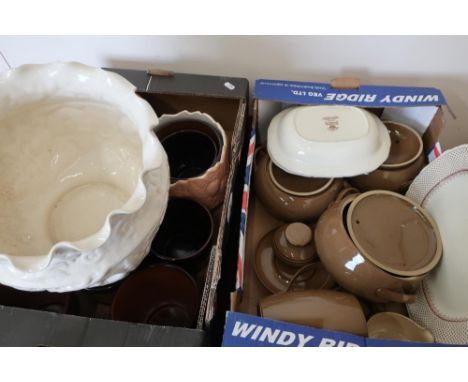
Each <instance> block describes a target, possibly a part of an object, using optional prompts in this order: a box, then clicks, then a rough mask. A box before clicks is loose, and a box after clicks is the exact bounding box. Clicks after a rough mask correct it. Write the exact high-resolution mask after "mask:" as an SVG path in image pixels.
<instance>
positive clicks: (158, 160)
mask: <svg viewBox="0 0 468 382" xmlns="http://www.w3.org/2000/svg"><path fill="white" fill-rule="evenodd" d="M34 72H36V75H37V74H39V75H47V76H52V75H53V76H57V74H59V75H60V74H68V75H70V74H71V75H73V74H75V75H79V76H89V77H94V79H95V80H97V81H98V82H99V84H100V86H102V85H107V87H108V88H110V89H112V92H113V93H114V95H115V94H116V93H119V94H120V95H121V96H123V97H127V98H128V97H135V98H134V102H136V103H137V104H138V107H139V108H141V112H142V115H144V116H143V118H144V121H145V123H144V125H145V126H143V124H142V123H140V124H138V123H136V122H135V127H136V128H137V131H138V132H143V134H144V135H145V139H142V138H141V136H140V141H141V144H142V170H141V171H140V173H139V176H138V181H137V186H136V187H135V189H134V191H133V193H132V195H131V196H130V198H129V199H128V200H127V202H126V203H125V204H124V205H123V206H122V207H121V208H119V209H115V210H113V211H111V212H109V213H108V214H107V216H106V219H105V221H104V224H103V225H102V227H101V229H100V230H99V231H97V232H96V233H94V234H92V235H89V236H87V237H85V238H83V239H81V240H78V241H74V242H71V241H60V242H57V243H55V244H53V245H52V246H51V248H50V250H49V252H48V254H45V255H25V256H17V255H15V256H13V255H8V254H2V253H0V263H1V262H2V261H3V262H7V264H8V266H9V267H10V268H11V269H12V270H13V271H16V272H25V271H26V272H35V271H40V270H43V269H45V268H46V267H47V266H48V265H49V264H50V263H51V261H52V260H53V258H54V257H56V256H60V253H61V252H63V251H66V250H75V251H79V252H84V251H91V250H94V249H97V248H99V247H100V246H101V245H103V244H104V243H105V242H106V241H107V239H108V238H109V237H110V234H111V231H112V227H113V226H114V225H115V224H116V223H115V220H116V218H117V217H118V216H122V215H130V214H133V213H135V212H136V211H138V210H139V209H140V208H141V207H142V206H143V205H144V203H145V201H146V199H147V190H146V186H145V184H144V181H143V178H144V177H145V175H146V174H147V173H148V172H150V171H152V170H155V169H158V168H160V167H161V166H162V165H163V164H164V161H165V159H166V160H167V158H165V156H166V154H165V152H164V149H163V148H162V145H161V143H160V142H159V140H158V139H157V137H156V135H155V133H154V132H153V129H154V127H155V126H156V125H157V124H158V117H157V115H156V113H155V112H154V110H153V109H152V107H151V106H150V105H149V103H148V102H147V101H145V100H144V99H143V98H141V97H139V96H138V95H137V94H136V87H135V86H134V85H133V84H131V83H130V82H129V81H127V80H126V79H125V78H123V77H122V76H121V75H119V74H117V73H113V72H109V71H105V70H103V69H100V68H95V67H92V66H88V65H84V64H81V63H78V62H54V63H48V64H27V65H22V66H19V67H17V68H13V69H9V70H6V71H5V72H2V73H0V85H3V86H4V85H5V84H6V83H7V82H9V81H13V82H15V81H22V83H23V85H24V84H25V82H26V81H31V80H32V78H33V76H34ZM61 72H67V73H61ZM57 77H59V76H57ZM82 78H83V77H82ZM62 81H64V79H62ZM57 83H60V81H58V82H56V83H54V84H55V85H57ZM62 85H66V86H69V85H70V81H69V77H68V78H67V83H66V84H62ZM15 86H17V83H15ZM26 88H27V87H26ZM101 88H102V89H103V88H105V87H101ZM90 89H94V88H93V87H90ZM87 90H88V91H90V90H89V89H87ZM50 91H51V89H49V92H50ZM85 94H86V91H85V90H84V89H82V92H81V93H80V95H85ZM89 94H90V93H87V95H89ZM70 98H73V97H70ZM166 204H167V203H166ZM164 212H165V208H164V210H163V216H164Z"/></svg>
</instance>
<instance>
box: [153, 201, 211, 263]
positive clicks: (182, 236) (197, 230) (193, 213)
mask: <svg viewBox="0 0 468 382" xmlns="http://www.w3.org/2000/svg"><path fill="white" fill-rule="evenodd" d="M213 225H214V223H213V217H212V215H211V213H210V211H209V210H208V209H207V208H206V207H205V206H203V205H202V204H200V203H198V202H196V201H195V200H192V199H186V198H169V202H168V205H167V210H166V214H165V215H164V220H163V222H162V224H161V226H160V227H159V230H158V233H157V234H156V237H155V238H154V240H153V242H152V244H151V250H150V253H151V255H152V256H155V257H156V258H157V259H159V260H161V261H164V262H170V263H174V264H178V265H184V266H188V267H192V266H196V265H197V264H201V263H203V262H204V261H205V260H206V258H207V257H208V256H209V253H210V250H211V242H212V239H213V229H214V227H213Z"/></svg>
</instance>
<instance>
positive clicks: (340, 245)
mask: <svg viewBox="0 0 468 382" xmlns="http://www.w3.org/2000/svg"><path fill="white" fill-rule="evenodd" d="M381 192H382V193H388V194H391V195H389V197H401V198H404V197H402V196H401V195H399V194H396V193H391V192H388V191H381ZM373 193H377V191H374V192H373ZM342 194H343V195H344V197H343V198H342V199H339V200H337V201H335V202H334V203H333V204H332V205H331V206H330V207H329V208H328V209H327V211H325V212H324V213H323V214H322V216H321V217H320V219H319V221H318V222H317V226H316V229H315V243H316V247H317V252H318V254H319V257H320V260H321V261H322V264H323V265H324V267H325V269H326V270H327V271H328V272H330V274H331V275H332V277H333V278H334V279H335V281H336V282H337V283H338V284H340V285H341V286H342V287H343V288H345V289H347V290H349V291H350V292H352V293H354V294H356V295H358V296H361V297H363V298H365V299H367V300H369V301H373V302H378V303H387V302H397V303H411V302H414V300H415V298H416V296H415V294H416V292H417V290H418V288H419V286H420V284H421V281H422V280H423V278H424V277H425V276H426V274H427V273H421V272H420V271H418V269H411V270H410V272H409V273H410V274H415V275H414V276H402V275H398V274H395V273H391V272H389V271H386V270H384V269H382V268H380V267H379V266H378V265H376V264H375V263H374V262H373V261H372V260H371V259H369V258H368V257H366V254H365V253H364V252H362V251H361V250H360V249H359V248H358V247H357V246H356V244H355V243H354V241H353V239H352V238H351V236H350V234H349V232H348V227H347V214H348V210H349V209H350V207H351V205H352V203H353V202H354V201H355V200H356V199H357V198H358V197H360V198H361V200H362V199H364V198H365V194H367V193H365V194H348V195H346V194H345V193H342ZM375 213H376V214H379V211H378V210H376V211H375ZM378 219H380V221H383V220H385V219H386V217H384V216H382V215H380V216H378V217H377V218H375V220H374V223H375V222H377V221H378ZM410 223H411V222H410ZM413 223H414V224H412V225H411V224H410V225H411V226H410V229H409V230H406V229H403V230H402V231H401V233H402V234H403V235H405V234H406V233H411V232H412V230H413V229H414V225H417V223H415V222H413ZM392 232H393V234H395V232H397V230H395V229H393V230H392ZM392 240H398V237H396V238H395V237H393V238H392ZM411 240H412V238H411V237H406V238H404V242H405V243H406V244H408V243H410V242H411ZM438 245H439V244H438ZM437 248H438V247H437ZM438 251H439V249H436V253H434V254H433V256H434V257H435V258H437V257H438V258H439V259H440V253H439V252H438ZM404 253H405V255H407V254H408V251H407V250H406V249H404ZM379 255H380V253H378V254H376V253H374V254H373V258H376V259H379ZM380 260H381V261H382V263H387V265H389V267H392V266H393V268H392V269H394V270H395V271H398V268H403V269H404V268H405V266H404V264H402V263H401V262H400V263H398V262H397V263H396V264H395V263H394V262H393V263H392V261H391V260H389V259H384V258H381V257H380ZM419 260H420V259H418V258H415V259H413V260H412V261H411V262H410V264H411V266H410V268H411V267H412V266H413V265H414V264H419V263H420V262H419ZM431 261H432V260H429V261H424V262H423V263H424V264H425V265H424V266H422V268H421V271H422V272H428V271H429V270H430V269H432V268H433V267H435V265H437V261H433V262H431ZM428 263H431V265H430V266H429V267H428V266H427V265H428ZM417 266H419V265H417ZM402 273H405V272H402Z"/></svg>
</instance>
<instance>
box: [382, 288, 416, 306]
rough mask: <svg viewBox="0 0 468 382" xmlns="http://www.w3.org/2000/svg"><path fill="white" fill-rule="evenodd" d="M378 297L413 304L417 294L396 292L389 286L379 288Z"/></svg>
mask: <svg viewBox="0 0 468 382" xmlns="http://www.w3.org/2000/svg"><path fill="white" fill-rule="evenodd" d="M376 294H377V296H378V297H380V298H383V299H385V300H388V301H390V302H398V303H400V304H411V303H413V302H415V301H416V295H414V294H406V293H401V292H396V291H393V290H390V289H387V288H379V289H377V290H376Z"/></svg>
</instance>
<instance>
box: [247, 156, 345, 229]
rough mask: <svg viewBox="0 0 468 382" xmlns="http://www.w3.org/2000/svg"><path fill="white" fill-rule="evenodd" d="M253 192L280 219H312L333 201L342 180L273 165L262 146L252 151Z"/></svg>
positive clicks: (341, 184)
mask: <svg viewBox="0 0 468 382" xmlns="http://www.w3.org/2000/svg"><path fill="white" fill-rule="evenodd" d="M253 181H254V187H255V193H256V195H257V196H258V198H259V199H260V201H261V202H262V203H263V205H264V206H265V208H266V210H267V211H268V212H269V213H271V214H272V215H273V216H275V217H277V218H278V219H280V220H284V221H289V222H294V221H304V222H307V221H313V220H315V219H317V218H318V217H319V216H320V214H321V213H322V212H323V211H325V209H326V208H327V206H328V205H329V204H330V203H331V202H332V201H334V200H335V197H336V195H337V194H338V192H339V191H340V189H341V188H342V187H343V180H342V179H325V178H304V177H301V176H297V175H291V174H288V173H287V172H285V171H283V170H281V169H280V168H279V167H277V166H276V165H274V164H273V162H272V161H271V159H270V158H269V156H268V153H267V152H266V150H265V148H260V149H258V150H257V152H256V153H255V163H254V180H253Z"/></svg>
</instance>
